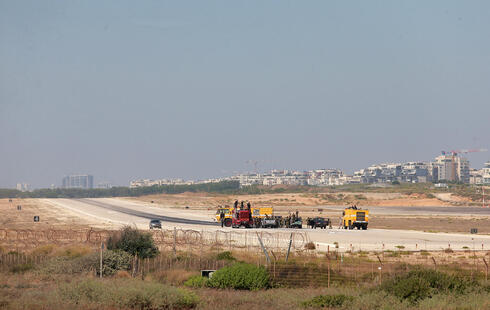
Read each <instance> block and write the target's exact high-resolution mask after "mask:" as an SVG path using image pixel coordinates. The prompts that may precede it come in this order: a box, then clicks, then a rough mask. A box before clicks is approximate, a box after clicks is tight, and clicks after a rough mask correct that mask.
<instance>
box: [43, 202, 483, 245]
mask: <svg viewBox="0 0 490 310" xmlns="http://www.w3.org/2000/svg"><path fill="white" fill-rule="evenodd" d="M43 201H45V202H46V203H48V204H50V205H52V206H53V207H54V208H57V209H58V210H59V212H60V213H62V212H72V215H76V216H78V217H80V218H84V219H88V220H90V221H92V222H93V221H94V220H95V222H96V223H99V224H101V225H104V227H107V228H112V229H118V228H119V227H122V226H124V225H135V226H137V227H138V228H140V229H148V223H149V220H150V219H160V220H161V221H162V226H163V227H164V229H172V228H173V227H177V228H181V229H191V230H205V231H212V232H217V231H223V232H232V235H233V237H232V238H233V239H234V240H237V241H240V240H241V239H243V237H244V236H246V235H247V234H249V235H254V234H255V232H263V233H266V232H267V233H271V234H276V233H279V234H284V235H287V236H289V234H290V233H291V232H293V231H297V232H301V233H307V234H308V238H309V240H311V241H312V242H314V243H315V244H316V245H317V249H319V250H322V251H323V250H327V249H328V248H329V247H330V249H332V248H333V247H334V246H335V245H336V244H337V245H338V246H339V250H341V251H347V250H351V249H353V250H359V249H362V250H378V251H379V250H386V249H391V250H396V249H397V247H398V246H400V245H403V246H404V247H405V249H407V250H416V249H427V250H442V249H446V248H448V247H451V248H453V249H455V250H456V249H459V250H461V249H462V248H463V247H470V248H476V249H481V250H483V249H485V250H487V249H488V248H489V247H490V236H489V235H470V234H457V233H429V232H422V231H411V230H388V229H369V228H368V230H344V229H335V228H334V229H305V228H304V229H300V230H295V229H286V228H282V229H232V228H221V227H219V225H218V223H216V222H213V221H212V218H213V216H214V211H213V210H209V211H205V210H201V211H197V210H191V209H179V208H172V207H164V206H159V205H156V204H150V203H145V202H142V201H135V200H127V199H115V198H99V199H43ZM327 208H328V209H330V210H332V211H334V210H341V209H343V206H339V207H335V206H334V207H332V206H328V207H324V210H325V211H326V209H327ZM337 208H341V209H337ZM378 208H382V209H384V210H386V211H387V212H390V213H389V214H397V212H408V211H411V213H409V214H414V213H413V212H415V214H417V213H421V212H422V211H423V214H424V215H433V214H440V213H439V212H442V210H441V209H440V208H439V207H428V208H429V209H425V208H423V207H372V208H370V210H372V212H373V213H374V212H381V211H380V210H379V209H378ZM393 208H395V209H393ZM451 208H454V209H453V210H449V212H448V213H446V214H451V215H458V214H460V212H461V211H462V210H465V211H470V212H469V213H468V212H465V213H463V214H465V215H471V214H478V213H477V212H481V214H485V215H486V214H487V213H488V210H486V209H478V208H471V209H469V210H468V209H466V208H465V207H445V208H444V209H451ZM374 209H378V210H376V211H375V210H374ZM407 210H408V211H407ZM474 212H475V213H474ZM245 238H246V237H245ZM249 238H250V237H249ZM276 241H277V240H275V241H273V242H276Z"/></svg>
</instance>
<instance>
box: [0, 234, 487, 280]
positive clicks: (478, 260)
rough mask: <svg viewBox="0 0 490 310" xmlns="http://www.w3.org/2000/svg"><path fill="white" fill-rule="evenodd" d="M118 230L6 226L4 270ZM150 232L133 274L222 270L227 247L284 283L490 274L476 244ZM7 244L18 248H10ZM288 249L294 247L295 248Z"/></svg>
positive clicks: (0, 266)
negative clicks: (150, 250)
mask: <svg viewBox="0 0 490 310" xmlns="http://www.w3.org/2000/svg"><path fill="white" fill-rule="evenodd" d="M112 233H114V231H111V230H96V229H87V230H59V229H47V230H18V229H0V246H2V247H3V249H4V250H3V253H2V254H0V270H1V271H5V270H10V268H12V267H13V266H16V265H18V264H34V265H36V264H41V263H43V262H44V261H46V260H47V259H49V257H47V256H43V255H35V254H29V253H30V251H31V250H33V249H35V248H37V247H39V246H42V245H48V244H55V245H59V246H64V245H74V244H83V245H86V246H90V247H93V248H98V249H100V245H101V243H103V242H105V241H106V240H107V238H108V237H109V236H110V235H111V234H112ZM150 233H151V234H152V236H153V239H154V241H155V244H156V245H157V246H158V247H159V249H160V252H161V254H160V255H158V256H157V257H155V258H150V259H138V260H137V261H135V262H134V264H135V266H137V268H134V266H133V267H132V269H133V273H134V274H133V276H138V275H141V276H143V275H144V274H147V273H150V272H158V271H165V270H170V269H185V270H190V271H199V270H201V269H213V270H216V269H219V268H221V267H223V266H226V265H228V264H230V263H231V262H230V261H227V260H221V259H219V258H217V257H216V255H209V254H210V253H215V254H217V253H220V252H223V251H233V252H234V253H237V252H241V253H247V254H248V255H249V257H248V258H249V259H250V257H252V259H255V263H256V264H257V265H263V266H265V267H266V268H267V269H268V270H269V273H270V275H271V278H272V279H273V281H275V282H276V283H278V284H279V285H284V286H326V287H329V286H330V285H332V284H335V283H362V282H372V283H378V282H380V281H381V280H382V279H384V278H386V277H391V276H393V275H396V274H397V273H400V272H406V271H407V270H409V269H410V268H412V267H411V266H410V265H411V264H419V265H426V267H429V268H434V269H436V270H441V271H448V270H449V271H450V270H453V269H454V270H455V269H457V268H459V269H463V270H466V271H468V272H467V273H465V274H464V275H465V276H466V277H469V278H472V279H474V278H480V279H482V278H484V279H488V263H489V262H490V252H488V251H484V250H475V249H473V250H470V249H468V250H465V251H458V252H454V253H453V252H452V251H444V250H441V251H431V252H430V255H429V254H428V253H427V251H425V250H418V251H405V250H401V249H400V250H399V251H371V252H367V251H361V250H359V251H357V252H356V251H353V250H349V251H347V252H346V251H341V250H340V249H337V248H335V247H332V248H328V251H327V252H319V251H316V250H315V247H309V246H311V245H312V244H313V245H314V243H312V242H311V241H310V238H309V236H308V233H307V232H304V231H294V232H280V231H271V232H268V231H254V230H245V231H244V230H242V231H225V230H215V231H208V230H201V231H198V230H184V229H177V228H175V229H168V230H152V231H150ZM261 242H262V245H261ZM289 244H291V246H289ZM6 249H11V250H13V249H15V251H10V253H6ZM288 249H290V250H291V253H290V254H289V253H288V252H289V251H288ZM0 252H1V251H0ZM265 253H267V254H265ZM462 254H464V255H465V257H464V258H462V257H463V256H462ZM237 255H243V254H237ZM288 259H289V261H288ZM407 262H408V263H407Z"/></svg>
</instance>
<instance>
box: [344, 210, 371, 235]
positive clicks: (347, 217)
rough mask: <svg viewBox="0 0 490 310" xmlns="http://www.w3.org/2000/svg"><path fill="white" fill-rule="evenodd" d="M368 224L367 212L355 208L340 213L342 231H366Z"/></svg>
mask: <svg viewBox="0 0 490 310" xmlns="http://www.w3.org/2000/svg"><path fill="white" fill-rule="evenodd" d="M368 222H369V210H366V209H358V208H357V207H356V206H353V207H349V208H346V209H344V211H343V212H342V226H343V227H344V229H354V228H357V229H361V228H362V230H366V229H367V227H368Z"/></svg>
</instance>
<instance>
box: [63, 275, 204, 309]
mask: <svg viewBox="0 0 490 310" xmlns="http://www.w3.org/2000/svg"><path fill="white" fill-rule="evenodd" d="M58 294H59V296H60V297H61V299H62V300H63V301H64V303H65V304H67V305H68V306H67V307H66V308H70V307H69V305H72V306H74V305H77V306H78V307H80V308H82V309H83V308H85V309H86V308H91V309H95V308H104V309H105V308H109V309H114V308H117V309H190V308H194V307H195V306H196V305H197V302H198V299H197V297H196V296H195V295H194V294H193V293H191V292H188V291H185V290H182V289H178V288H174V287H171V286H167V285H164V284H160V283H155V282H145V281H140V280H129V279H118V280H111V281H99V280H92V279H91V280H84V281H81V282H76V283H70V284H68V285H64V286H61V287H60V288H59V289H58Z"/></svg>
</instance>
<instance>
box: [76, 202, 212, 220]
mask: <svg viewBox="0 0 490 310" xmlns="http://www.w3.org/2000/svg"><path fill="white" fill-rule="evenodd" d="M73 200H76V201H79V202H82V203H85V204H89V205H93V206H97V207H100V208H103V209H106V210H111V211H115V212H119V213H123V214H128V215H132V216H137V217H141V218H144V219H148V220H152V219H157V220H161V221H164V222H169V223H179V224H192V225H209V226H218V223H216V222H212V221H200V220H192V219H188V218H182V217H172V216H163V215H159V214H154V213H149V212H143V211H138V210H134V209H131V208H125V207H121V206H119V205H116V204H115V203H108V202H101V201H97V200H93V199H84V198H82V199H73Z"/></svg>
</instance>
